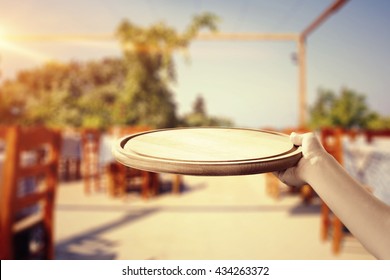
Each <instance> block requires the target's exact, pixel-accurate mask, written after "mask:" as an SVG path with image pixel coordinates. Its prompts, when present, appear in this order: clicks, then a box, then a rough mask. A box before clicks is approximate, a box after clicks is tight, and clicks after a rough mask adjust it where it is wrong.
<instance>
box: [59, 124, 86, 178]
mask: <svg viewBox="0 0 390 280" xmlns="http://www.w3.org/2000/svg"><path fill="white" fill-rule="evenodd" d="M61 134H62V149H61V156H60V167H59V172H60V174H59V179H60V180H62V181H65V182H67V181H71V180H75V181H77V180H80V179H81V137H80V133H79V132H78V131H77V130H76V129H72V128H65V129H63V130H62V131H61Z"/></svg>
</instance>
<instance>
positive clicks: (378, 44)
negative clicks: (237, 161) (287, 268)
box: [0, 0, 390, 259]
mask: <svg viewBox="0 0 390 280" xmlns="http://www.w3.org/2000/svg"><path fill="white" fill-rule="evenodd" d="M389 13H390V3H388V2H387V1H375V2H372V1H371V2H367V1H363V0H350V1H339V0H336V1H334V0H328V1H309V0H283V1H252V0H245V1H239V2H238V1H190V0H188V1H178V0H164V1H154V0H148V1H138V0H133V1H105V0H100V1H91V0H83V1H48V0H36V1H19V2H18V4H15V3H14V1H8V0H2V1H1V2H0V136H1V138H0V179H1V197H0V198H1V199H2V206H1V207H2V208H1V212H0V214H1V219H2V222H1V226H2V228H1V231H0V233H1V238H2V241H3V242H5V243H3V244H8V246H7V248H6V249H5V247H4V248H2V258H57V259H58V258H59V259H202V258H204V259H229V258H231V259H240V258H242V259H294V258H297V259H327V258H330V259H332V258H336V259H340V258H348V259H355V258H363V259H365V258H372V256H371V255H370V254H369V253H368V252H366V251H365V249H364V248H363V247H362V246H361V245H360V243H359V242H358V241H357V240H356V239H354V238H353V236H351V234H350V233H349V232H348V229H347V228H345V227H344V226H343V225H342V223H341V222H340V221H339V220H338V219H337V217H335V216H334V215H333V214H332V213H331V211H329V209H327V207H326V205H324V203H323V202H322V201H321V199H320V198H318V196H317V195H316V194H315V192H314V191H313V190H312V189H311V187H310V186H305V187H304V188H302V189H299V190H296V189H292V188H290V187H288V186H285V185H283V184H281V183H280V182H278V181H277V180H276V179H275V178H274V177H272V174H260V175H253V176H242V177H234V178H231V177H224V178H211V177H210V178H207V177H190V176H178V175H172V174H152V173H148V172H142V171H139V170H133V169H129V168H125V167H123V166H121V165H119V164H118V163H116V162H115V160H114V159H113V157H112V155H111V145H112V144H113V143H114V141H115V139H117V138H118V137H121V136H124V135H128V134H131V133H134V132H140V131H145V130H149V129H156V128H167V127H193V126H224V127H233V126H234V127H245V128H254V129H270V130H275V131H281V132H285V133H290V132H292V131H298V132H307V131H316V132H318V135H319V137H321V140H322V141H323V144H324V146H325V147H326V148H327V150H328V152H330V153H332V154H333V155H334V156H335V157H336V158H337V159H338V160H339V161H340V162H341V163H342V164H343V165H344V166H345V167H346V168H347V169H348V171H349V172H350V173H351V175H353V176H354V177H355V178H357V179H358V180H359V181H361V182H362V184H364V185H365V187H367V190H368V191H370V192H372V193H373V194H374V195H376V196H377V197H379V198H380V199H383V200H384V201H385V202H388V203H390V199H389V198H390V195H389V193H390V191H389V187H388V186H389V185H390V178H387V177H388V176H389V175H387V174H390V172H389V171H390V170H388V169H389V167H388V162H389V160H390V148H389V146H390V145H389V143H390V142H389V141H388V136H389V135H390V133H389V129H390V117H389V113H390V112H389V106H388V102H389V96H388V89H389V88H390V80H389V79H388V76H389V73H390V66H389V65H390V64H389V63H388V61H390V54H389V52H388V49H390V33H389V32H387V31H386V30H387V26H389V25H390V16H389ZM35 128H37V129H38V128H39V129H42V128H44V129H45V130H44V132H43V130H42V135H46V134H44V133H49V132H50V133H54V135H59V138H60V140H58V141H54V140H53V147H52V149H51V150H50V151H49V149H48V148H47V146H48V144H49V143H48V140H46V142H45V141H44V140H42V139H40V138H42V137H38V136H35V135H38V134H39V133H38V134H37V133H35V132H34V131H33V130H34V129H35ZM38 131H41V130H38ZM34 133H35V134H34ZM51 137H52V136H50V137H49V136H48V137H47V138H46V139H49V138H50V139H51ZM53 137H54V138H53V139H57V138H55V136H53ZM25 142H26V143H29V142H30V144H31V145H30V144H26V145H24V144H23V143H25ZM33 145H36V146H37V147H38V148H37V147H34V149H33V148H32V146H33ZM42 146H44V148H42ZM31 150H34V153H31ZM38 150H39V151H41V150H44V151H45V153H46V159H45V161H46V162H49V161H50V162H51V160H53V166H54V167H55V170H56V172H55V174H54V175H53V174H49V175H50V176H54V177H53V179H52V181H54V182H55V183H54V184H52V183H48V187H46V188H40V187H39V188H38V187H37V186H40V185H41V183H42V182H43V179H42V177H43V176H42V174H43V173H44V171H40V172H38V173H37V174H33V172H32V171H28V172H27V173H28V175H29V176H22V175H20V174H22V173H23V172H20V171H18V170H19V168H24V167H23V164H21V162H23V161H24V162H29V163H30V164H31V165H34V164H38V165H39V164H42V159H41V158H42V157H41V156H40V153H37V152H36V151H38ZM53 151H54V152H53ZM56 151H57V152H56ZM19 153H23V155H22V156H20V155H19ZM41 154H42V153H41ZM53 155H54V156H53ZM20 158H24V160H20ZM49 159H50V160H49ZM15 161H16V163H15ZM19 165H21V167H20V166H19ZM36 169H37V168H36ZM29 172H30V173H29ZM45 172H46V171H45ZM27 173H26V174H27ZM46 175H47V174H46ZM49 175H48V176H49ZM31 178H34V179H31ZM37 178H38V179H37ZM41 181H42V182H41ZM49 181H50V180H49ZM45 182H46V181H45ZM42 184H44V183H42ZM54 186H55V187H54ZM20 188H21V189H22V190H23V191H20ZM42 189H45V190H47V189H50V190H51V191H52V193H50V194H47V193H46V194H45V195H43V196H37V195H35V197H34V199H33V198H31V199H30V200H29V201H33V202H29V203H27V204H28V205H27V204H26V202H25V201H24V202H20V205H19V204H18V203H17V202H15V198H14V197H20V196H23V195H31V194H36V193H39V192H41V191H42ZM54 194H55V195H54ZM54 197H55V199H54ZM33 204H39V205H41V204H42V205H45V206H42V207H35V208H34V207H32V205H33ZM15 205H16V206H15ZM26 206H29V207H30V208H28V209H29V210H26V209H25V208H26ZM31 207H32V208H31ZM20 211H22V212H23V211H24V212H23V213H24V214H23V215H20V213H19V212H20ZM37 212H42V213H43V216H44V217H45V218H43V222H39V223H38V224H39V226H38V227H37V226H36V223H34V226H33V227H29V229H26V228H27V227H24V228H23V230H21V231H20V232H22V233H18V234H19V235H17V234H16V233H15V230H14V228H15V226H13V223H14V222H15V223H17V222H20V220H21V219H22V218H20V217H23V218H24V217H27V216H29V215H30V214H31V213H35V214H36V213H37ZM15 213H16V214H15ZM53 213H54V214H53ZM15 217H16V218H15ZM31 228H32V229H31ZM286 232H288V234H286ZM14 233H15V234H14ZM15 236H16V237H15ZM346 236H347V238H345V237H346ZM348 238H349V239H348ZM228 244H230V245H229V247H227V246H228ZM330 244H331V245H330ZM38 251H39V252H40V253H36V252H38ZM41 251H42V252H43V253H42V252H41ZM32 252H35V253H32Z"/></svg>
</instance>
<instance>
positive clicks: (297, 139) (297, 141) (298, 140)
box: [290, 132, 303, 146]
mask: <svg viewBox="0 0 390 280" xmlns="http://www.w3.org/2000/svg"><path fill="white" fill-rule="evenodd" d="M302 139H303V137H302V135H301V134H298V133H295V132H292V133H291V134H290V140H291V142H292V143H293V144H294V145H296V146H302Z"/></svg>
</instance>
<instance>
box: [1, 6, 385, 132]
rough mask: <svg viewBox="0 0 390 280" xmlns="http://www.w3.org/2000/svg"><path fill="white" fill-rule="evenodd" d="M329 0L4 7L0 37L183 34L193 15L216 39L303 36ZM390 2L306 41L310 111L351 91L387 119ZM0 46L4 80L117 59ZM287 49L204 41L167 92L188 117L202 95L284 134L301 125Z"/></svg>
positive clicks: (62, 46)
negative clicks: (153, 30)
mask: <svg viewBox="0 0 390 280" xmlns="http://www.w3.org/2000/svg"><path fill="white" fill-rule="evenodd" d="M332 2H333V1H332V0H323V1H312V0H278V1H266V0H258V1H254V0H242V1H222V0H213V1H195V0H191V1H178V0H160V1H157V0H146V1H140V0H138V1H136V0H133V1H129V0H122V1H117V0H111V1H105V0H100V1H96V0H95V1H92V0H83V1H82V0H80V1H73V0H72V1H71V0H70V1H63V0H62V1H57V0H34V1H27V0H21V1H12V0H0V30H3V31H2V32H3V33H6V34H102V33H112V32H113V31H114V30H115V28H116V26H117V25H118V23H119V22H120V20H121V19H123V18H127V19H129V20H131V21H132V22H134V23H137V24H139V25H143V26H147V25H150V24H152V23H155V22H158V21H165V22H166V23H167V24H169V25H172V26H174V27H176V28H177V29H178V30H182V29H183V28H184V27H185V26H186V25H187V23H188V22H189V21H190V19H191V17H192V16H193V15H194V14H199V13H201V12H205V11H210V12H214V13H215V14H217V15H219V16H220V18H221V22H220V31H221V32H281V33H283V32H299V31H301V30H303V29H304V28H305V27H306V26H307V25H308V24H309V23H311V22H312V20H313V19H315V18H316V17H317V16H318V15H319V14H320V13H321V12H322V11H323V10H324V9H325V8H326V7H327V6H329V5H330V4H331V3H332ZM389 26H390V1H385V0H376V1H365V0H350V1H349V2H348V3H347V4H346V5H345V6H344V7H343V8H342V9H341V10H339V11H338V12H337V13H335V14H334V15H332V16H331V17H330V18H329V19H328V20H327V21H326V22H325V23H324V24H323V25H321V26H320V27H319V28H318V29H317V30H315V31H314V33H313V34H311V36H310V37H309V38H308V41H307V71H308V81H307V94H308V103H309V105H311V104H312V102H313V100H315V98H316V94H317V90H318V88H320V87H322V88H326V89H331V90H334V91H337V92H338V91H339V90H340V89H341V88H342V87H349V88H351V89H354V90H356V91H358V92H360V93H364V94H366V95H367V101H368V103H369V105H370V106H371V108H372V109H374V110H376V111H378V112H380V113H382V114H384V115H390V107H389V104H390V102H389V101H390V96H389V91H390V90H389V89H390V52H389V50H390V32H389V31H388V27H389ZM18 48H19V49H17V50H16V49H14V50H10V49H7V48H5V47H4V45H1V42H0V70H1V72H2V75H3V79H4V78H7V77H12V76H13V75H14V74H15V73H16V72H17V71H18V70H20V69H24V68H32V67H35V66H37V65H40V64H42V63H44V62H45V61H48V60H60V61H69V60H71V59H73V60H88V59H98V58H102V57H104V56H119V55H120V49H119V45H118V44H117V43H116V42H89V43H86V42H83V43H75V42H72V43H47V42H45V43H44V42H42V43H23V44H22V43H20V45H19V46H18ZM295 51H296V45H295V44H294V43H292V42H268V41H262V42H201V41H195V42H193V44H192V45H191V46H190V48H189V55H190V58H191V62H190V63H185V59H184V58H183V56H182V55H181V54H180V53H178V54H177V55H176V57H175V58H176V64H177V72H178V81H177V84H176V85H173V89H174V91H175V100H176V102H177V104H178V108H179V112H180V113H185V112H188V111H189V110H190V109H191V104H192V102H193V101H194V99H195V97H196V96H197V95H198V94H201V95H203V96H204V98H205V99H206V104H207V109H208V112H209V114H211V115H218V116H225V117H228V118H231V119H232V120H234V121H235V123H236V125H237V126H247V127H264V126H267V127H277V128H281V127H286V126H296V125H297V124H298V108H299V107H298V101H297V97H298V72H297V66H296V65H295V64H294V63H293V62H292V60H291V54H292V53H293V52H295Z"/></svg>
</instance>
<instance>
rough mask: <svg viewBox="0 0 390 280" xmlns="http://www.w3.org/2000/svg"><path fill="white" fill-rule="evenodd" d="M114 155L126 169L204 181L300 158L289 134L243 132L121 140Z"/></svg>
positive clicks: (158, 133)
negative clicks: (185, 176)
mask: <svg viewBox="0 0 390 280" xmlns="http://www.w3.org/2000/svg"><path fill="white" fill-rule="evenodd" d="M113 153H114V156H115V158H116V159H117V160H118V161H119V162H121V163H122V164H124V165H127V166H130V167H134V168H138V169H142V170H147V171H152V172H163V173H175V174H185V175H203V176H224V175H226V176H227V175H247V174H257V173H263V172H271V171H276V170H281V169H286V168H288V167H291V166H292V165H294V164H295V163H296V162H297V161H298V160H299V158H300V157H301V151H300V148H297V147H295V146H294V145H292V143H291V141H290V139H289V137H288V136H287V135H284V134H280V133H275V132H270V131H262V130H252V129H241V128H179V129H166V130H154V131H147V132H143V133H138V134H133V135H129V136H126V137H124V138H122V139H120V140H119V141H118V142H117V143H116V144H115V146H114V147H113Z"/></svg>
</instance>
